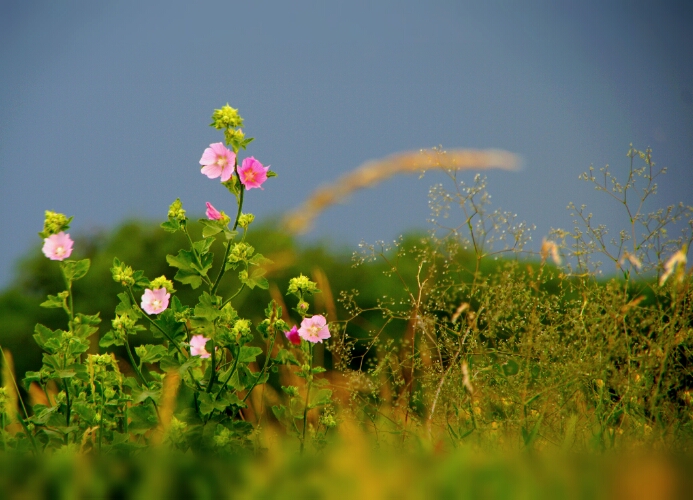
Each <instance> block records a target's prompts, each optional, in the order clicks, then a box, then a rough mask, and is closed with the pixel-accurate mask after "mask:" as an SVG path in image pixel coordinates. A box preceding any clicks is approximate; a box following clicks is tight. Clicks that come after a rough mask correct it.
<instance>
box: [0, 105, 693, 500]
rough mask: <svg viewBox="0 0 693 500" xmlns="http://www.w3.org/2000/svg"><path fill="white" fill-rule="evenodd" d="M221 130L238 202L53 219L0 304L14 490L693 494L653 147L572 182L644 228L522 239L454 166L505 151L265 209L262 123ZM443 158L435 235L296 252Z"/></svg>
mask: <svg viewBox="0 0 693 500" xmlns="http://www.w3.org/2000/svg"><path fill="white" fill-rule="evenodd" d="M212 120H213V121H212V126H214V127H215V128H216V129H218V130H220V131H221V133H223V137H224V143H221V142H220V143H216V144H212V145H210V146H209V148H207V149H206V150H205V152H204V153H203V155H202V158H201V160H200V164H201V171H202V173H203V174H204V175H206V176H207V177H209V178H210V179H217V178H219V180H220V181H221V183H220V184H221V187H222V188H223V189H226V190H228V193H229V197H230V199H232V200H235V201H236V203H237V210H235V211H234V212H235V213H232V214H230V215H227V214H226V213H224V212H223V211H219V210H217V209H216V208H214V207H212V206H211V205H210V204H208V205H207V211H206V213H205V217H203V218H201V219H199V220H198V221H195V220H191V219H190V218H189V217H188V215H187V211H186V210H185V209H184V208H183V206H184V205H183V203H182V202H181V200H180V199H176V200H175V201H174V202H173V203H172V204H171V206H170V207H169V210H168V214H167V219H166V220H165V221H164V222H163V223H162V224H160V225H159V224H154V223H147V222H136V221H132V222H127V223H124V224H123V225H122V226H121V227H119V228H117V229H115V230H114V231H112V232H110V233H103V234H92V235H81V236H77V237H75V238H74V240H73V239H72V238H71V237H70V236H69V233H67V232H66V231H68V230H69V225H70V222H71V218H70V217H68V216H65V215H63V214H59V213H55V212H46V222H45V225H44V228H43V231H42V233H41V237H42V238H43V240H44V243H43V248H42V253H39V252H38V250H37V251H36V253H35V254H33V255H29V256H27V258H26V259H25V260H24V261H22V263H21V264H20V274H19V277H18V279H17V280H16V282H15V283H14V284H13V286H12V287H10V288H9V289H8V290H6V291H5V292H4V293H3V294H2V295H0V317H2V318H3V319H2V324H3V326H2V328H3V332H2V341H1V342H2V343H1V345H2V367H3V371H2V375H3V378H2V382H3V387H2V388H1V389H0V417H1V428H2V431H1V432H2V442H1V443H0V445H1V446H2V449H3V450H4V456H3V461H4V467H3V471H4V472H3V473H2V474H1V476H2V487H3V490H4V491H6V492H8V494H11V495H15V497H16V498H22V497H26V496H27V495H30V496H41V495H43V496H57V497H61V496H64V497H65V498H74V497H80V496H84V497H89V496H106V497H108V496H109V495H111V496H112V497H113V498H116V497H118V498H120V497H122V496H123V495H124V496H132V497H138V496H144V497H147V498H152V497H157V496H158V497H162V498H166V497H170V496H174V495H179V496H180V495H184V494H189V495H194V496H197V497H201V498H204V497H210V498H211V497H213V496H214V497H219V496H222V497H234V496H242V495H244V494H245V495H249V496H256V497H260V498H265V497H268V498H273V497H281V498H286V497H291V496H314V497H316V498H319V497H322V496H328V497H339V496H343V497H350V498H351V497H354V496H356V495H358V496H363V497H367V498H382V497H385V496H388V495H389V496H392V497H397V498H400V497H402V498H418V497H424V496H430V495H431V494H433V496H435V497H442V498H446V497H448V496H449V497H458V496H460V495H467V496H473V497H480V498H495V497H501V498H517V497H527V496H529V497H535V496H540V497H541V496H546V497H575V498H583V497H586V498H594V497H595V496H605V497H608V496H611V495H612V494H621V495H625V496H626V497H628V496H629V492H633V494H640V495H645V496H644V498H656V497H661V498H675V497H677V495H679V494H682V493H683V492H685V491H686V489H687V488H689V487H690V485H689V484H688V483H687V481H689V479H688V478H687V477H686V474H685V470H686V469H687V466H688V465H689V461H688V458H687V457H688V456H689V453H690V447H691V437H692V430H693V428H692V425H693V392H692V391H693V373H692V368H691V356H693V352H692V349H693V323H692V320H691V318H693V314H691V300H692V299H693V292H692V290H691V281H692V280H691V271H690V269H687V266H686V264H687V253H688V248H689V247H690V244H691V240H692V239H693V234H692V233H693V219H692V216H693V207H686V206H683V205H674V206H670V207H663V208H661V209H659V210H656V211H654V212H648V213H645V212H644V211H643V207H644V206H645V202H646V201H647V200H648V199H649V198H650V197H654V196H655V195H656V180H657V177H658V176H659V175H662V174H664V173H665V172H664V170H663V169H661V168H659V167H658V166H657V165H655V163H654V161H653V159H652V152H651V151H649V150H646V151H638V150H636V149H634V148H632V147H631V149H630V150H629V151H628V153H627V157H626V162H624V165H623V168H622V169H621V171H618V172H612V171H611V170H610V169H609V168H606V167H605V168H602V169H596V170H595V169H593V168H590V169H589V170H587V171H586V172H585V173H584V174H583V175H582V176H581V181H582V182H589V183H592V184H593V185H594V186H595V187H596V188H597V189H598V190H600V191H602V192H603V193H604V196H609V197H611V198H612V199H613V203H614V205H615V206H616V207H618V209H620V210H623V211H624V212H625V213H627V215H628V219H629V220H630V226H629V227H626V228H622V229H621V228H618V229H617V230H616V231H613V230H610V229H607V228H605V227H603V226H600V225H597V224H595V223H594V222H593V220H592V216H591V214H590V213H589V209H588V208H587V207H584V206H571V207H570V210H571V213H572V215H573V216H574V219H575V224H574V227H573V228H571V229H570V230H564V229H557V230H554V231H553V232H552V233H551V234H547V235H543V236H542V235H539V238H541V239H542V244H541V248H540V250H539V251H532V250H531V249H532V248H534V247H533V245H532V243H531V240H532V238H536V237H537V236H536V235H534V234H533V232H532V227H531V226H528V225H527V224H525V223H523V222H519V221H517V220H515V218H514V216H513V215H512V214H510V213H507V212H504V211H502V210H501V209H496V208H493V207H491V205H490V197H489V195H488V188H487V185H486V180H485V178H484V177H483V176H482V175H481V174H477V175H476V176H474V178H473V181H472V182H471V183H465V182H464V181H463V180H462V178H463V175H464V174H462V172H463V171H466V170H472V171H478V170H484V169H487V168H506V169H511V168H514V166H515V164H516V159H515V157H514V155H512V154H510V153H507V152H501V151H465V150H456V151H445V150H442V149H434V150H430V151H421V152H412V153H403V154H400V155H395V156H392V157H389V158H386V159H384V160H379V161H374V162H371V163H368V164H366V165H364V166H362V167H360V168H359V169H357V170H356V171H354V172H352V173H351V174H348V175H347V176H345V177H343V178H342V179H340V180H338V181H337V182H336V183H335V184H334V185H331V186H326V187H324V188H321V189H319V190H318V191H316V193H315V196H314V197H313V198H311V199H309V200H306V202H305V204H304V205H303V206H302V207H300V209H299V210H298V211H297V212H295V213H293V214H288V215H287V217H286V219H285V220H283V221H275V222H265V223H264V224H260V223H259V222H255V221H254V218H253V216H252V215H251V214H246V213H243V201H244V197H247V196H261V194H262V191H261V190H260V189H257V190H254V191H253V189H255V188H260V187H261V185H262V184H263V183H264V182H266V181H270V182H280V181H281V172H279V175H278V177H277V179H272V177H274V176H275V175H276V174H273V173H272V171H271V170H269V169H268V168H267V167H264V166H263V165H262V164H261V163H260V162H259V161H258V160H256V159H255V158H254V157H247V158H245V159H244V160H243V161H242V163H241V162H240V161H239V158H238V155H240V154H242V151H245V149H246V147H248V146H249V145H250V143H251V141H252V139H250V138H246V137H245V136H244V135H243V132H242V129H241V128H240V127H241V126H242V123H243V120H242V118H241V117H240V115H238V113H237V110H234V109H233V108H231V107H230V106H228V105H227V106H225V107H222V108H221V109H219V110H215V112H214V115H213V117H212ZM226 146H229V147H230V148H231V149H228V148H227V147H226ZM431 169H438V170H442V171H444V172H446V174H447V176H448V181H447V182H445V183H441V184H437V185H434V186H433V187H432V188H431V190H430V204H431V211H432V219H431V227H430V230H429V231H427V232H419V233H411V234H408V235H404V236H403V237H402V238H400V239H398V240H396V241H394V242H391V243H389V244H385V243H384V242H376V243H373V244H368V243H364V244H362V245H361V248H360V249H359V250H358V251H357V252H355V253H353V254H352V252H351V251H348V250H341V249H335V248H332V247H330V246H329V245H327V244H316V245H313V246H300V245H298V244H297V243H296V239H295V237H294V236H293V233H292V232H295V231H300V230H303V229H305V228H307V227H309V225H310V223H311V221H312V220H313V219H314V218H315V217H317V216H319V213H320V212H321V211H322V210H324V209H325V208H326V207H327V206H329V205H330V204H332V203H335V202H338V201H340V200H342V199H344V198H345V197H346V196H348V195H349V194H350V193H351V192H353V191H355V190H358V189H361V188H363V187H367V186H370V185H373V184H375V183H378V182H380V181H383V180H385V179H387V178H389V177H391V176H393V175H398V174H401V173H412V172H424V171H426V170H431ZM216 182H219V181H216ZM199 211H201V210H199ZM73 250H74V255H72V252H73ZM32 334H33V338H32V339H30V338H29V336H30V335H32ZM11 495H10V496H11ZM119 495H120V496H119Z"/></svg>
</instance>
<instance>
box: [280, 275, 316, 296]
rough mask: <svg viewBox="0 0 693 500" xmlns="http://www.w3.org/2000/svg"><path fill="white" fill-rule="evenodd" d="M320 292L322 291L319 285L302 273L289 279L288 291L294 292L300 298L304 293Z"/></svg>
mask: <svg viewBox="0 0 693 500" xmlns="http://www.w3.org/2000/svg"><path fill="white" fill-rule="evenodd" d="M318 292H320V290H319V289H318V285H317V284H316V283H314V282H312V281H310V280H309V279H308V278H307V277H305V276H303V275H302V274H301V275H300V276H299V277H298V278H291V279H290V280H289V290H288V293H291V294H294V295H296V296H297V297H299V298H300V297H301V296H302V295H304V294H313V293H318Z"/></svg>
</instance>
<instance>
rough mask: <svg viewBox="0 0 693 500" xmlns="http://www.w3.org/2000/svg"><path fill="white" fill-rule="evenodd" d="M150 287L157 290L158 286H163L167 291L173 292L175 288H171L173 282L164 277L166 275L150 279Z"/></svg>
mask: <svg viewBox="0 0 693 500" xmlns="http://www.w3.org/2000/svg"><path fill="white" fill-rule="evenodd" d="M150 287H151V289H152V290H158V289H159V288H165V289H166V291H167V292H168V293H173V292H175V291H176V290H175V289H174V288H173V282H172V281H171V280H169V279H166V276H159V277H158V278H156V279H154V280H152V282H151V284H150Z"/></svg>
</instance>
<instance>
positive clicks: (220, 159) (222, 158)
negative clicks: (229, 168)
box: [217, 156, 229, 168]
mask: <svg viewBox="0 0 693 500" xmlns="http://www.w3.org/2000/svg"><path fill="white" fill-rule="evenodd" d="M228 162H229V160H228V158H226V156H218V157H217V165H219V166H220V167H221V168H224V167H225V166H226V164H227V163H228Z"/></svg>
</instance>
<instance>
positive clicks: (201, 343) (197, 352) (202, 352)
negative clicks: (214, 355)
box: [190, 335, 211, 359]
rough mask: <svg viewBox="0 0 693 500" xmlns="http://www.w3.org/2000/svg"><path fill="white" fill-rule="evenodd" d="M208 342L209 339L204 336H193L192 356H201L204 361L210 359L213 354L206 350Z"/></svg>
mask: <svg viewBox="0 0 693 500" xmlns="http://www.w3.org/2000/svg"><path fill="white" fill-rule="evenodd" d="M208 341H209V339H208V338H207V337H205V336H204V335H193V337H192V338H191V339H190V355H191V356H199V357H201V358H203V359H206V358H208V357H210V356H211V354H209V353H208V352H207V349H205V345H206V344H207V342H208Z"/></svg>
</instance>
